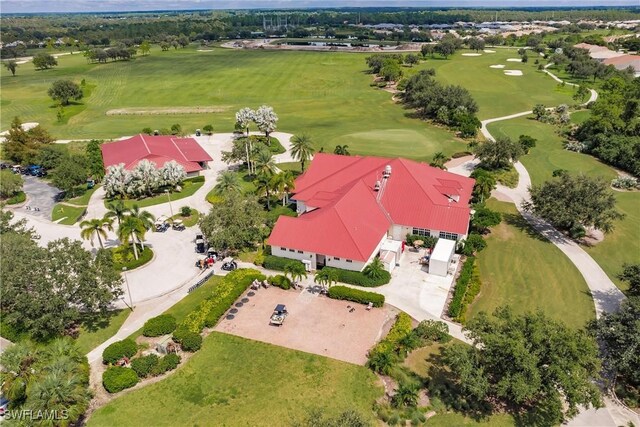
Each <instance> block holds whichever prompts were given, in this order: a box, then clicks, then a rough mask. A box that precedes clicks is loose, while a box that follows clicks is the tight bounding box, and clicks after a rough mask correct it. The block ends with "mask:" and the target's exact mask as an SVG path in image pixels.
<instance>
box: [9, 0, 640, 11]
mask: <svg viewBox="0 0 640 427" xmlns="http://www.w3.org/2000/svg"><path fill="white" fill-rule="evenodd" d="M365 6H368V7H394V6H395V7H399V6H404V7H445V6H450V7H515V6H520V7H522V6H523V4H522V1H521V0H432V1H427V0H420V1H415V0H413V1H412V0H218V1H215V0H136V1H131V0H54V1H51V0H2V2H1V5H0V7H1V9H2V12H3V13H35V12H115V11H123V12H124V11H144V10H189V9H258V8H269V9H276V8H297V9H300V8H312V7H327V8H329V7H365ZM527 6H531V7H562V6H638V0H535V1H534V2H532V3H528V4H527Z"/></svg>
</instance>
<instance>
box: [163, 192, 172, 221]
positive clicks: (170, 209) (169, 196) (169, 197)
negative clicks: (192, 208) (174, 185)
mask: <svg viewBox="0 0 640 427" xmlns="http://www.w3.org/2000/svg"><path fill="white" fill-rule="evenodd" d="M164 192H165V193H167V198H168V199H169V211H170V212H171V218H173V208H172V207H171V191H169V190H168V189H167V190H164Z"/></svg>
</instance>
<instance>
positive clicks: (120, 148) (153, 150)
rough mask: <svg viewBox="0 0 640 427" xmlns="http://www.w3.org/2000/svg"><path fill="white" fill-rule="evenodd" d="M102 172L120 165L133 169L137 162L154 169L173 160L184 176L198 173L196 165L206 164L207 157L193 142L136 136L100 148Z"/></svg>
mask: <svg viewBox="0 0 640 427" xmlns="http://www.w3.org/2000/svg"><path fill="white" fill-rule="evenodd" d="M100 149H101V150H102V159H103V161H104V167H105V169H106V168H108V167H109V166H112V165H118V164H120V163H122V164H124V167H125V168H126V169H129V170H130V169H133V168H134V167H135V166H136V165H137V164H138V162H140V160H143V159H147V160H149V161H152V162H154V163H155V164H156V166H157V167H158V168H161V167H162V166H164V164H165V163H167V162H169V161H171V160H175V161H176V162H178V163H179V164H181V165H182V166H183V167H184V169H185V171H186V172H187V173H189V172H196V171H199V170H202V167H201V166H200V165H199V164H198V162H209V161H211V160H213V159H212V158H211V156H209V154H208V153H207V152H206V151H205V150H204V149H203V148H202V147H201V146H200V144H198V142H197V141H196V140H195V139H193V138H178V137H175V136H171V135H157V136H155V135H154V136H150V135H142V134H140V135H136V136H132V137H131V138H128V139H123V140H121V141H115V142H110V143H108V144H102V145H101V146H100Z"/></svg>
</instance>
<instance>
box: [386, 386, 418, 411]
mask: <svg viewBox="0 0 640 427" xmlns="http://www.w3.org/2000/svg"><path fill="white" fill-rule="evenodd" d="M392 403H393V406H395V407H396V408H399V407H402V406H409V407H415V406H416V405H417V404H418V387H417V386H416V385H415V384H413V383H408V382H406V381H403V382H401V383H400V386H398V388H397V389H396V394H395V395H394V396H393V402H392Z"/></svg>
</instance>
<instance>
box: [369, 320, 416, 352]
mask: <svg viewBox="0 0 640 427" xmlns="http://www.w3.org/2000/svg"><path fill="white" fill-rule="evenodd" d="M411 329H412V328H411V317H410V316H409V315H408V314H407V313H405V312H401V313H400V314H398V316H397V317H396V321H395V323H394V324H393V326H392V327H391V330H390V331H389V333H388V334H387V336H386V337H385V338H384V339H383V340H382V341H380V342H379V343H378V344H376V345H375V346H374V347H373V349H372V350H371V352H379V353H386V352H389V351H391V352H394V353H395V354H397V355H403V353H405V352H403V351H401V347H402V346H401V342H402V340H403V339H404V338H405V337H406V336H407V335H409V334H410V333H411Z"/></svg>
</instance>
